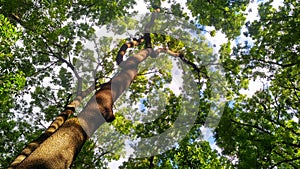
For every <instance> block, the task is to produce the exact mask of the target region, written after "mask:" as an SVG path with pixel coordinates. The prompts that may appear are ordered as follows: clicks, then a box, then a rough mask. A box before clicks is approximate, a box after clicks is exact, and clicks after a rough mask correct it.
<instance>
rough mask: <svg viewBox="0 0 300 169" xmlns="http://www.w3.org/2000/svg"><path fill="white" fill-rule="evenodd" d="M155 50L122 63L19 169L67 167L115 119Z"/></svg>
mask: <svg viewBox="0 0 300 169" xmlns="http://www.w3.org/2000/svg"><path fill="white" fill-rule="evenodd" d="M152 52H153V49H144V50H141V51H140V52H139V53H137V54H136V55H134V56H133V57H130V58H129V59H128V60H127V61H126V62H123V63H122V64H121V66H122V70H121V71H120V73H119V74H118V75H117V76H115V77H114V78H112V80H111V81H109V82H108V83H105V84H103V85H102V86H101V89H100V90H99V91H97V92H96V93H95V95H94V96H93V97H92V98H91V99H90V101H89V102H88V103H87V105H86V107H85V108H84V109H83V111H82V112H81V113H80V114H79V115H78V118H71V119H69V120H67V121H66V122H65V123H64V124H63V125H62V126H61V127H60V128H59V129H58V130H57V131H56V132H55V133H54V134H52V135H51V136H50V137H49V138H47V139H46V140H45V141H44V142H43V143H42V144H40V145H39V147H37V148H36V149H35V150H34V151H33V152H32V153H31V154H30V155H29V156H28V157H27V158H26V159H25V160H24V161H21V162H20V164H19V165H18V166H16V167H12V168H17V169H23V168H26V169H34V168H39V169H40V168H43V169H44V168H45V169H54V168H55V169H67V168H69V166H70V165H71V164H72V161H73V160H74V158H75V157H76V155H77V154H78V153H79V152H80V150H81V147H82V146H83V144H84V143H85V141H86V140H87V139H88V137H90V136H91V135H92V134H93V133H94V131H95V130H96V129H98V127H99V126H100V125H101V124H103V123H104V122H111V121H113V120H114V115H113V111H112V108H113V103H114V101H115V100H116V99H117V98H118V97H119V96H120V95H121V94H122V93H123V92H124V90H126V88H128V87H129V85H130V84H131V82H132V81H133V79H134V78H135V76H136V74H137V67H138V64H139V63H141V62H142V61H144V60H145V59H146V58H147V56H148V55H149V54H151V53H152Z"/></svg>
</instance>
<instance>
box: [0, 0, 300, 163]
mask: <svg viewBox="0 0 300 169" xmlns="http://www.w3.org/2000/svg"><path fill="white" fill-rule="evenodd" d="M145 3H146V4H148V5H149V6H148V7H149V11H151V10H153V8H155V7H157V6H161V5H162V3H169V4H171V7H172V8H163V9H162V12H164V13H169V14H174V15H175V16H177V17H180V18H182V19H183V20H185V21H187V22H190V23H191V24H193V25H195V26H196V27H197V28H198V32H197V33H196V34H197V36H199V38H200V41H193V40H190V43H188V42H185V43H184V44H181V42H179V41H176V40H175V39H172V38H170V37H167V38H166V37H160V36H155V37H153V38H154V39H153V42H154V43H155V45H164V44H165V43H168V45H169V46H170V47H171V48H172V49H174V50H179V51H180V50H182V51H183V52H185V54H186V58H187V59H188V60H190V61H191V62H193V63H195V64H196V65H197V66H198V67H201V66H203V64H204V63H206V64H210V66H212V65H214V64H218V65H221V66H222V67H223V68H224V71H225V72H224V74H223V75H224V77H225V79H226V85H224V86H223V87H224V90H226V94H227V95H226V98H227V101H226V106H225V108H224V112H223V116H222V118H221V121H220V123H219V125H218V127H217V129H216V130H215V131H214V139H215V142H216V144H217V146H218V147H219V149H220V150H219V152H218V151H216V150H213V149H212V148H211V147H210V145H209V142H208V141H205V140H204V139H203V133H202V132H201V131H203V130H201V129H202V128H203V126H204V123H205V117H207V115H208V114H209V112H210V111H212V110H211V109H210V107H211V102H210V101H212V100H213V97H212V95H211V92H212V91H211V88H210V87H211V85H213V84H210V82H211V81H210V80H209V79H208V80H207V81H201V80H203V79H206V76H205V75H206V74H207V72H206V71H205V70H204V69H203V70H202V69H201V70H202V71H201V73H200V75H199V74H197V73H196V72H195V71H191V72H192V73H191V75H189V76H185V78H184V81H185V82H186V83H184V85H183V86H182V91H181V95H176V94H174V92H173V91H172V90H170V89H164V90H162V87H163V86H164V84H166V83H168V82H170V81H171V80H172V74H171V73H170V72H171V69H172V65H173V64H174V63H176V62H174V61H172V60H171V59H170V60H169V61H168V62H166V63H162V62H159V59H161V58H157V59H149V61H148V60H147V63H145V65H146V66H145V67H147V69H145V68H140V72H139V75H138V77H137V78H136V80H135V81H134V82H133V84H132V86H131V87H130V89H129V91H130V92H128V94H127V95H125V96H124V97H123V98H120V99H119V101H118V103H116V106H115V112H116V116H117V119H116V120H115V121H114V122H113V124H112V125H108V124H106V125H103V126H101V131H98V132H101V133H100V134H99V135H100V136H103V137H97V138H92V139H90V140H89V141H88V142H87V143H86V144H85V145H84V147H83V149H82V151H81V153H80V154H79V156H78V158H77V159H76V160H75V161H74V164H73V166H72V167H73V168H107V167H108V163H109V162H110V161H112V160H117V159H119V158H121V157H124V156H123V155H124V154H125V152H124V150H123V149H122V148H121V147H122V146H124V144H125V143H124V140H125V139H126V137H127V136H130V137H133V138H140V137H147V136H151V135H154V134H156V133H161V132H163V131H164V130H165V129H167V128H169V127H170V126H172V124H173V122H174V121H175V120H176V117H177V113H178V111H179V110H181V107H180V106H182V105H183V104H184V99H182V98H185V97H187V96H191V93H189V91H190V86H188V84H190V82H192V81H193V82H194V83H196V84H197V87H198V88H197V90H199V91H200V96H197V97H192V98H198V97H199V98H198V99H199V100H196V101H195V100H191V101H194V102H197V103H198V105H199V108H198V109H199V111H197V112H189V111H191V110H192V109H189V108H187V109H186V111H187V112H189V113H197V119H195V124H194V126H193V128H192V129H191V130H190V131H189V132H188V133H187V134H186V136H185V138H184V139H183V140H182V141H181V142H180V143H178V145H177V146H175V147H174V148H172V149H170V150H168V151H166V152H164V153H162V154H159V155H155V156H151V157H145V158H137V159H136V158H133V156H132V157H130V158H129V159H128V160H127V161H125V162H124V163H123V164H122V166H121V168H187V167H191V168H300V129H299V105H300V104H299V102H300V87H299V83H300V82H299V75H300V72H299V71H300V53H299V48H300V46H299V44H300V40H299V39H300V33H299V32H300V31H299V27H300V25H299V22H300V19H299V18H300V14H299V5H298V4H299V1H298V0H283V2H282V4H281V5H280V6H279V7H278V8H274V6H273V4H274V2H273V1H272V0H270V1H263V2H261V3H260V5H259V7H258V14H259V20H256V21H253V22H249V21H247V20H246V16H247V15H251V14H252V13H251V10H252V9H249V8H247V6H248V5H249V4H251V3H252V2H249V1H243V0H230V1H224V0H193V1H190V0H188V1H187V2H186V5H185V6H182V4H181V3H178V2H177V1H173V0H170V1H164V2H161V1H159V0H145ZM134 4H136V2H135V1H132V0H123V1H117V0H113V1H106V0H102V1H89V0H87V1H81V0H79V1H51V0H48V1H16V0H10V1H5V0H1V1H0V11H1V12H0V26H1V27H0V97H1V102H0V103H1V104H0V128H1V130H0V143H1V144H0V152H2V153H1V155H0V167H1V168H3V167H7V166H8V165H9V163H10V162H11V161H12V159H13V158H14V157H15V156H16V155H17V153H18V152H20V151H21V150H22V148H23V147H24V145H25V144H26V143H27V142H28V141H31V140H33V139H34V138H36V137H37V136H38V135H39V134H40V133H41V131H42V130H43V129H45V127H46V126H47V125H48V124H49V122H51V120H52V119H53V118H54V117H55V116H56V115H57V114H59V112H60V111H61V110H62V109H63V107H64V106H65V105H66V104H67V103H68V101H70V99H72V96H71V94H73V93H74V91H76V81H77V80H78V79H80V77H83V76H84V77H85V79H84V80H85V82H84V86H83V87H84V88H87V87H88V84H90V83H91V81H92V83H93V77H94V76H91V74H85V72H93V71H94V70H97V71H95V72H94V75H95V76H97V77H98V78H99V82H105V81H106V80H107V79H109V78H110V77H111V76H113V75H114V73H115V72H116V69H117V66H115V63H114V59H115V57H116V53H117V51H118V48H119V47H120V45H122V44H123V43H124V41H120V42H119V43H117V44H116V48H114V49H112V50H111V49H110V46H109V45H108V44H110V43H111V42H112V39H111V38H109V37H107V38H102V39H101V38H99V39H97V38H95V37H94V33H95V31H96V30H97V29H98V28H99V27H101V26H103V25H105V24H108V23H111V21H113V20H114V19H117V18H123V17H125V16H129V15H130V14H132V13H135V12H138V11H134V10H132V7H133V5H134ZM183 7H187V9H188V12H187V11H186V10H183ZM190 14H191V15H190ZM120 20H121V21H119V22H117V23H116V24H115V25H113V26H112V27H111V29H112V30H115V31H116V32H118V30H122V31H124V30H129V29H131V28H132V27H134V26H135V25H137V23H135V22H133V21H125V20H123V21H122V19H120ZM145 22H146V21H145ZM176 24H177V23H174V25H176ZM158 25H159V24H158ZM170 26H171V25H170ZM241 28H243V29H241ZM175 31H177V30H174V32H172V33H175ZM219 31H221V32H222V33H224V34H225V35H226V37H227V38H228V42H227V43H225V44H223V45H222V46H221V48H220V50H219V51H218V53H217V54H216V55H214V54H213V53H212V52H213V49H212V47H213V45H214V44H210V43H207V40H205V38H204V36H203V35H204V34H205V33H208V34H209V36H206V37H213V36H216V35H217V33H218V32H219ZM182 35H183V36H184V34H182ZM206 35H207V34H206ZM168 38H169V39H168ZM184 38H187V39H191V37H189V36H184ZM95 39H96V40H95ZM241 39H246V40H245V41H243V40H241ZM85 40H91V41H93V43H94V44H93V45H95V46H96V48H97V49H99V50H98V51H97V57H95V55H94V53H93V52H92V51H90V50H88V49H86V48H85V47H84V45H83V43H82V42H83V41H85ZM193 44H194V46H193ZM183 47H185V48H183ZM183 49H184V50H183ZM137 50H139V49H138V48H137V49H136V50H135V51H131V53H134V52H136V51H137ZM195 51H200V53H196V54H195V53H193V52H195ZM129 53H130V51H129ZM203 56H207V57H203ZM217 56H218V57H219V58H220V59H216V58H217ZM203 58H210V59H209V61H207V60H206V61H205V62H204V61H203ZM88 61H90V62H88ZM164 61H165V60H164ZM95 62H96V63H97V65H98V66H95V65H93V64H92V63H95ZM159 64H161V65H159ZM176 64H178V65H179V67H180V68H181V69H184V67H187V65H185V66H183V65H181V66H180V63H178V62H177V63H176ZM153 65H155V66H158V67H159V66H161V67H163V68H161V69H156V68H155V67H154V66H153ZM206 66H207V65H206ZM96 68H97V69H96ZM190 76H192V77H193V78H187V77H190ZM214 76H216V77H217V74H216V75H214ZM255 80H257V81H262V82H263V83H264V85H263V86H262V87H261V89H260V90H259V91H257V92H256V93H254V94H253V95H245V94H243V92H242V91H243V90H242V89H244V90H245V89H247V88H248V86H249V84H250V85H251V83H253V81H255ZM150 86H151V87H150ZM158 91H160V92H158ZM157 93H159V94H161V95H163V96H164V97H165V98H167V100H165V102H164V105H166V107H167V108H166V109H165V112H157V113H158V115H157V117H158V118H157V119H156V120H154V121H151V122H149V123H147V124H146V125H144V124H140V123H137V122H136V121H137V119H141V118H145V114H147V112H148V111H147V109H149V108H151V105H150V103H149V102H148V100H151V99H152V100H153V99H155V98H156V97H157ZM141 98H144V99H145V98H146V99H145V100H144V102H143V105H144V107H145V110H144V112H141V110H140V109H138V108H134V107H128V106H127V107H121V106H120V105H121V103H126V104H128V105H133V104H136V103H139V101H140V99H141ZM194 105H197V104H194ZM193 110H194V109H193ZM143 113H144V114H143ZM214 113H216V112H214ZM146 117H147V116H146ZM144 120H146V118H145V119H144ZM105 131H106V132H105ZM108 138H110V139H108ZM210 143H212V142H211V141H210ZM135 146H139V145H138V144H137V145H135ZM137 155H138V154H137Z"/></svg>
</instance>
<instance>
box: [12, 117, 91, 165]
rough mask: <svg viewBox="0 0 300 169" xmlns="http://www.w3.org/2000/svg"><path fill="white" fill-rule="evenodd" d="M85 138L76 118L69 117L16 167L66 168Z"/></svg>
mask: <svg viewBox="0 0 300 169" xmlns="http://www.w3.org/2000/svg"><path fill="white" fill-rule="evenodd" d="M86 139H87V135H86V134H85V131H84V130H83V129H82V127H81V126H80V124H79V121H78V119H77V118H71V119H69V120H67V121H66V122H65V124H64V125H63V126H62V127H60V128H59V129H58V130H57V131H56V132H55V133H54V134H53V135H52V136H51V137H49V138H48V139H47V140H45V141H44V142H43V143H42V144H41V145H40V146H39V147H38V148H37V149H36V150H35V151H34V152H33V153H31V154H30V156H28V157H27V158H26V159H25V160H24V161H23V162H22V163H21V164H20V165H19V166H18V167H17V168H18V169H21V168H22V169H23V168H26V169H27V168H28V169H35V168H36V169H37V168H39V169H41V168H44V169H47V168H49V169H54V168H57V169H60V168H68V167H69V166H70V165H71V163H72V161H73V159H74V158H75V156H76V155H77V153H79V151H80V149H81V147H82V145H83V144H84V142H85V141H86Z"/></svg>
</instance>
